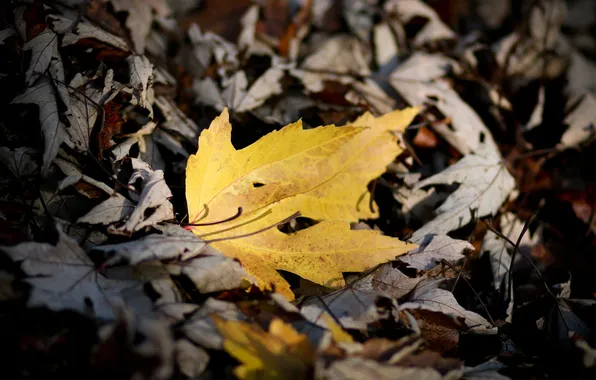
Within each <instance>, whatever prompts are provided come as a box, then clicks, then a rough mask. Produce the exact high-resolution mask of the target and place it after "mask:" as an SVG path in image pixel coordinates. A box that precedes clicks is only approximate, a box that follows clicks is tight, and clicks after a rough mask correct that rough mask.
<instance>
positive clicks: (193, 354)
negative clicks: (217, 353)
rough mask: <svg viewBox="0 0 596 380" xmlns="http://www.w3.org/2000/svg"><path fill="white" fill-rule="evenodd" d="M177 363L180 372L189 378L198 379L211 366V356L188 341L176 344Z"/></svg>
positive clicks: (182, 340)
mask: <svg viewBox="0 0 596 380" xmlns="http://www.w3.org/2000/svg"><path fill="white" fill-rule="evenodd" d="M175 346H176V362H177V363H178V368H179V369H180V372H181V373H182V374H183V375H184V376H187V377H191V378H192V377H198V376H199V375H200V374H201V373H203V372H204V371H205V369H206V368H207V365H208V364H209V354H208V353H207V351H205V350H204V349H203V348H201V347H198V346H195V345H194V344H192V343H190V342H189V341H188V340H186V339H179V340H177V341H176V343H175Z"/></svg>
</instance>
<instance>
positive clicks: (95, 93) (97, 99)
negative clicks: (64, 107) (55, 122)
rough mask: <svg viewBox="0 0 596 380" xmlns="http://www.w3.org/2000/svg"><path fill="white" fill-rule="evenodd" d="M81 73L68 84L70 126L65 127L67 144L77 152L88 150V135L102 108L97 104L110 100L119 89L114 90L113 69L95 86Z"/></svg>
mask: <svg viewBox="0 0 596 380" xmlns="http://www.w3.org/2000/svg"><path fill="white" fill-rule="evenodd" d="M89 82H90V81H89V80H88V79H87V78H84V77H83V76H82V75H80V74H77V75H76V76H75V78H74V79H73V80H72V81H71V83H70V84H69V87H70V89H71V91H69V93H70V95H69V96H70V97H69V99H70V104H71V113H69V114H68V115H67V118H68V122H69V124H70V127H69V128H68V129H67V132H68V134H69V135H70V137H71V138H70V140H68V141H67V143H68V144H69V146H74V148H75V149H77V150H78V151H79V152H87V151H88V150H89V137H90V136H91V130H92V129H93V126H94V125H95V121H96V120H97V117H98V115H100V114H101V112H102V111H103V110H100V109H98V108H99V107H98V104H103V103H104V102H108V101H110V100H111V98H112V97H113V96H115V95H116V94H117V93H118V92H119V90H117V89H116V90H114V87H115V83H114V70H112V69H110V70H108V71H107V73H106V75H105V78H104V84H103V86H102V87H101V88H95V87H94V86H93V84H92V83H89Z"/></svg>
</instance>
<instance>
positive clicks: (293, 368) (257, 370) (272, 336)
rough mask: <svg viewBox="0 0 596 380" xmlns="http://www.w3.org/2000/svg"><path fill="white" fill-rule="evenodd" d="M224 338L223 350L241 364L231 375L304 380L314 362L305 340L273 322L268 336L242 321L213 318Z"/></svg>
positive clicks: (276, 319)
mask: <svg viewBox="0 0 596 380" xmlns="http://www.w3.org/2000/svg"><path fill="white" fill-rule="evenodd" d="M212 318H213V320H214V322H215V327H216V328H217V330H218V331H219V333H220V334H221V335H222V336H223V338H224V349H225V350H226V352H228V353H229V354H230V355H232V356H233V357H234V358H236V359H237V360H238V361H239V362H240V363H242V364H241V365H240V366H238V367H236V368H234V374H235V375H236V376H237V377H238V378H240V379H244V380H248V379H251V380H252V379H271V380H273V379H303V378H305V377H306V375H307V373H308V371H309V369H310V367H311V365H312V362H313V358H314V351H313V348H312V345H311V343H310V341H309V340H308V338H307V337H306V336H305V335H303V334H300V333H298V332H297V331H296V330H294V328H293V327H292V326H291V325H288V324H286V323H284V322H283V321H282V320H281V319H278V318H275V319H273V321H271V323H270V325H269V332H265V331H263V329H261V328H260V327H259V326H257V325H255V324H250V323H247V322H243V321H228V320H225V319H222V318H220V317H218V316H212Z"/></svg>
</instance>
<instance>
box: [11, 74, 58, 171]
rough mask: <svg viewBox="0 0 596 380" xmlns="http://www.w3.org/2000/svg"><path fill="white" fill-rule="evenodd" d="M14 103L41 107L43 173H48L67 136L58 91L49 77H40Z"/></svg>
mask: <svg viewBox="0 0 596 380" xmlns="http://www.w3.org/2000/svg"><path fill="white" fill-rule="evenodd" d="M12 102H13V103H25V104H36V105H37V106H38V107H39V122H40V123H41V131H42V133H43V138H44V152H43V164H42V167H41V172H42V175H44V176H45V175H46V174H47V172H48V169H49V168H50V164H51V163H52V161H53V160H54V158H56V154H57V153H58V148H59V147H60V144H62V143H63V142H64V141H65V140H66V137H67V134H66V127H65V125H64V123H62V122H61V121H60V115H59V113H58V104H57V103H56V93H55V91H54V87H53V85H52V82H51V81H50V79H49V78H47V77H40V78H39V80H37V82H35V84H34V85H33V86H31V87H29V88H27V90H25V92H24V93H22V94H21V95H18V96H17V97H16V98H14V99H13V101H12Z"/></svg>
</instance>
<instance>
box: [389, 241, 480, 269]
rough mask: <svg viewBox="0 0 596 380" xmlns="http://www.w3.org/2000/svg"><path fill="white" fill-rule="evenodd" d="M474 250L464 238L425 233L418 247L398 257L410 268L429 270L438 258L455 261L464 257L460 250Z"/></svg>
mask: <svg viewBox="0 0 596 380" xmlns="http://www.w3.org/2000/svg"><path fill="white" fill-rule="evenodd" d="M466 250H472V251H473V250H474V246H473V245H472V244H470V242H468V241H465V240H458V239H452V238H450V237H449V236H447V235H426V236H424V238H423V239H422V241H421V242H420V247H418V248H416V249H413V250H411V251H410V252H408V254H406V255H403V256H401V257H400V258H399V260H400V261H403V262H404V263H406V264H408V265H409V266H411V267H412V268H416V269H420V270H429V269H431V268H433V267H435V266H436V262H437V261H440V260H447V261H455V260H459V259H462V258H464V255H463V254H462V252H464V251H466Z"/></svg>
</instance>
